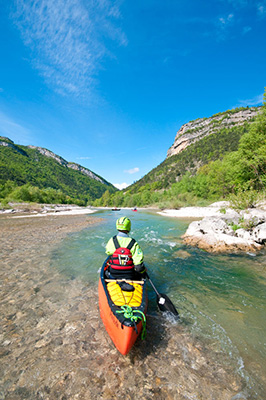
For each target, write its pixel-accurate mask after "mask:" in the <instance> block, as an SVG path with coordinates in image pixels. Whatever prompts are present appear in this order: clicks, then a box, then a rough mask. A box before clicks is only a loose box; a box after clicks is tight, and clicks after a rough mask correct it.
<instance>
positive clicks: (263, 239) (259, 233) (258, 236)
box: [252, 222, 266, 244]
mask: <svg viewBox="0 0 266 400" xmlns="http://www.w3.org/2000/svg"><path fill="white" fill-rule="evenodd" d="M252 238H253V240H254V241H255V242H256V243H259V244H265V243H266V222H264V223H263V224H259V225H258V226H256V228H254V229H253V231H252Z"/></svg>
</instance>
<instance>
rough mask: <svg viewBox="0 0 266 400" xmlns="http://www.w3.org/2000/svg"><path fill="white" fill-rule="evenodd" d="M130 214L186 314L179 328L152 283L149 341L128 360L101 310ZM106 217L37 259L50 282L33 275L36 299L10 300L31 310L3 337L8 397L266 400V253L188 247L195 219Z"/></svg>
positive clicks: (160, 281) (160, 279) (12, 317)
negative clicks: (115, 248)
mask: <svg viewBox="0 0 266 400" xmlns="http://www.w3.org/2000/svg"><path fill="white" fill-rule="evenodd" d="M122 215H127V216H128V217H129V218H131V219H132V232H131V233H132V236H133V237H134V238H135V239H136V240H137V241H138V243H139V244H140V246H141V247H142V249H143V251H144V254H145V264H146V267H147V268H148V271H149V274H150V277H151V279H152V281H153V282H154V284H155V286H156V287H157V289H158V290H159V292H161V293H165V294H167V295H168V297H170V299H171V300H172V302H173V303H174V304H175V306H176V308H177V310H178V311H179V313H180V320H179V321H176V320H174V319H173V318H171V317H170V316H164V315H162V314H161V313H160V312H159V311H158V309H157V305H156V299H155V293H154V292H153V290H152V288H151V287H149V292H148V295H149V309H148V317H147V339H146V340H145V341H144V342H142V341H141V340H139V341H138V342H137V343H136V344H135V346H134V348H133V349H132V350H131V352H130V353H129V355H128V356H122V355H120V354H119V353H118V352H117V350H116V349H115V348H114V345H113V344H112V342H111V340H110V338H109V337H108V334H107V333H106V332H105V330H104V327H103V325H102V323H101V320H100V318H99V312H98V308H97V282H98V278H99V272H98V271H99V268H100V267H101V265H102V263H103V261H104V259H105V255H104V247H105V244H106V242H107V240H108V239H109V237H111V236H112V235H114V234H115V221H116V219H117V218H118V217H120V216H122ZM94 217H95V218H96V219H97V218H99V223H98V224H96V225H91V226H88V227H87V228H85V229H82V230H81V231H79V232H74V233H71V234H69V235H68V236H67V237H65V238H64V239H63V240H62V241H60V242H58V243H57V245H56V246H51V245H49V246H46V247H45V248H44V247H40V253H39V254H36V252H35V253H34V254H32V255H31V256H29V254H26V256H25V257H28V260H30V262H31V263H32V264H34V265H35V267H36V266H38V267H39V271H40V277H38V274H35V276H30V277H29V276H27V281H28V280H29V279H30V280H31V291H30V289H29V287H28V286H27V285H26V286H25V287H27V288H28V289H27V290H28V291H27V290H26V289H23V290H24V292H25V293H26V294H25V293H24V292H23V293H24V294H23V296H24V297H23V299H24V302H23V299H22V298H21V295H20V297H18V294H15V295H14V296H15V299H16V301H13V303H12V298H11V297H12V296H10V295H9V296H7V297H6V298H5V304H9V307H11V306H12V307H13V308H14V307H15V305H14V303H15V304H18V303H19V309H16V310H15V312H10V313H8V315H7V318H6V319H7V321H8V323H9V324H11V325H12V324H13V325H14V326H13V325H12V326H13V327H12V329H11V328H10V329H11V330H10V331H8V329H7V328H5V330H4V335H2V343H3V348H4V351H3V352H2V360H4V363H3V364H2V366H3V367H4V368H5V371H4V373H3V374H2V375H3V388H4V389H3V390H2V392H1V391H0V398H2V399H12V400H13V399H14V400H16V399H26V398H29V399H31V398H32V399H47V400H48V399H49V400H52V399H62V400H66V399H79V400H81V399H133V398H136V397H138V398H140V399H158V400H159V399H169V400H170V399H174V400H175V399H176V400H179V399H180V400H182V399H191V400H192V399H193V400H200V399H204V400H209V399H213V400H227V399H228V400H229V399H230V400H247V399H252V400H253V399H257V400H263V399H264V398H265V397H264V394H265V392H266V382H265V377H266V368H265V332H266V325H265V309H266V301H265V276H266V271H265V264H266V256H265V253H261V254H258V255H255V254H244V255H211V254H208V253H206V252H204V251H201V250H198V249H195V248H190V247H187V246H185V245H184V244H183V243H182V239H181V236H182V234H184V232H185V230H186V228H187V226H188V224H189V221H188V220H177V219H173V218H169V217H162V216H159V215H157V214H156V213H152V212H143V211H138V212H132V211H130V210H121V211H116V212H112V211H100V212H98V213H96V214H94ZM15 279H16V276H15V275H14V282H15ZM24 281H25V279H24V280H23V279H22V278H19V280H18V282H17V283H14V285H13V286H12V287H14V288H15V287H16V290H18V289H19V288H22V287H24V286H23V285H24ZM19 290H22V289H19ZM13 292H14V293H15V289H14V291H13ZM16 296H17V297H16ZM13 311H14V310H13ZM23 317H25V318H24V319H23ZM26 317H27V318H26ZM8 318H9V319H8ZM10 332H11V333H10ZM8 334H9V335H10V336H8ZM12 346H13V347H12ZM1 393H2V397H1Z"/></svg>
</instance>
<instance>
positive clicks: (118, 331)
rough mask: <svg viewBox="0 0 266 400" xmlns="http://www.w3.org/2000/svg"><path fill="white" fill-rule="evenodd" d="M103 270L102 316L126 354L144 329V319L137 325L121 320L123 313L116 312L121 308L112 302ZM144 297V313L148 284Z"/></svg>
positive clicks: (118, 348)
mask: <svg viewBox="0 0 266 400" xmlns="http://www.w3.org/2000/svg"><path fill="white" fill-rule="evenodd" d="M103 268H104V266H103ZM103 272H104V271H102V272H101V276H100V279H99V285H98V294H99V309H100V316H101V319H102V321H103V323H104V326H105V329H106V331H107V332H108V334H109V336H110V338H111V339H112V341H113V343H114V345H115V347H116V348H117V350H118V351H119V352H120V353H121V354H123V355H126V354H128V352H129V351H130V350H131V348H132V346H133V345H134V343H135V342H136V340H137V338H138V336H139V335H140V333H141V331H142V320H141V319H139V320H138V321H137V323H136V325H134V324H133V323H130V321H125V322H124V321H121V314H120V316H118V314H116V311H119V310H120V309H121V308H120V307H117V306H115V305H114V304H113V303H112V301H111V299H110V296H109V295H108V290H107V288H106V284H105V280H104V276H103ZM143 297H144V298H143V302H142V305H141V307H140V309H142V310H143V311H144V314H146V310H147V294H146V284H145V288H143ZM119 318H120V320H119ZM128 325H131V326H128Z"/></svg>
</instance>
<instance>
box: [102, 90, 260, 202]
mask: <svg viewBox="0 0 266 400" xmlns="http://www.w3.org/2000/svg"><path fill="white" fill-rule="evenodd" d="M265 188H266V97H265V95H264V105H263V107H262V108H261V109H259V113H258V114H257V116H256V117H255V119H252V120H249V121H246V122H244V123H241V125H233V126H228V127H221V128H220V129H218V128H217V129H216V130H215V131H213V132H212V133H211V134H210V135H208V134H206V135H205V136H204V137H203V138H201V139H200V140H198V141H196V142H193V143H191V144H190V145H189V146H188V147H186V148H185V149H184V150H183V151H181V152H179V153H178V154H176V155H172V156H171V157H168V158H166V160H164V161H163V162H162V163H161V164H160V165H158V166H157V167H156V168H154V169H153V170H152V171H151V172H149V173H148V174H147V175H146V176H144V177H143V178H142V179H140V180H139V181H138V182H135V183H134V184H133V185H131V186H129V187H128V188H127V189H126V190H125V191H124V192H117V193H115V194H113V195H112V194H110V193H109V191H106V192H105V194H104V195H103V197H102V198H101V199H98V200H96V201H95V204H96V205H104V206H118V207H123V206H128V207H133V206H148V205H150V206H152V205H154V206H159V207H162V208H163V207H169V208H178V207H180V206H184V205H195V204H207V203H209V202H210V201H215V200H220V199H229V198H231V199H232V201H233V200H234V199H235V201H236V202H238V205H239V206H243V207H245V206H247V205H249V206H252V205H253V204H254V203H255V202H256V199H258V198H259V197H260V196H265ZM240 203H241V204H240Z"/></svg>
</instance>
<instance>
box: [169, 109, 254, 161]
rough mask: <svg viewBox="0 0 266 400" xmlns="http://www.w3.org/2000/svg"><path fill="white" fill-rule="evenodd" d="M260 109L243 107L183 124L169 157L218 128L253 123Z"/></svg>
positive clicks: (170, 149)
mask: <svg viewBox="0 0 266 400" xmlns="http://www.w3.org/2000/svg"><path fill="white" fill-rule="evenodd" d="M259 109H260V107H245V108H244V107H241V108H235V109H233V110H227V111H224V112H221V113H218V114H214V115H212V116H211V117H209V118H198V119H196V120H193V121H190V122H187V123H186V124H183V125H182V126H181V128H180V129H179V130H178V132H177V133H176V136H175V140H174V143H173V144H172V146H171V147H170V148H169V149H168V151H167V156H166V158H168V157H171V156H173V155H175V154H178V153H180V152H181V151H183V150H185V149H186V148H187V147H188V146H189V145H190V144H192V143H195V142H196V141H198V140H200V139H203V138H204V137H205V136H209V135H211V134H212V133H214V132H215V131H217V128H218V127H219V128H223V127H224V128H227V127H229V126H232V125H237V126H239V125H243V124H244V123H245V122H247V121H252V120H254V118H255V117H256V116H257V114H258V112H259Z"/></svg>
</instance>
